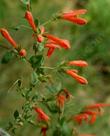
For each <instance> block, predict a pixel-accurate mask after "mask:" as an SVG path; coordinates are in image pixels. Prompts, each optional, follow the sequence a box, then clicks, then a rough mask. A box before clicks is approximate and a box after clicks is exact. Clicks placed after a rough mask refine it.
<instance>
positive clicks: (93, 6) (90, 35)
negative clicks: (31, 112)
mask: <svg viewBox="0 0 110 136" xmlns="http://www.w3.org/2000/svg"><path fill="white" fill-rule="evenodd" d="M79 8H86V9H88V14H87V15H86V18H87V19H88V20H89V23H88V24H87V25H86V26H83V27H82V26H76V25H73V24H72V23H69V22H65V21H57V22H55V23H53V24H51V25H49V26H47V30H48V31H49V32H50V33H52V34H55V35H58V36H59V37H61V38H64V39H68V40H70V42H71V46H72V48H71V50H70V51H68V52H67V51H65V50H62V51H56V53H54V55H53V56H52V58H51V59H49V60H47V64H48V65H55V64H54V63H53V62H55V61H56V62H58V61H59V62H60V60H63V59H69V60H72V59H85V60H86V61H88V63H89V67H88V68H86V69H84V70H83V71H81V73H82V75H84V76H85V77H87V79H88V81H89V84H88V85H87V86H81V85H78V84H76V82H75V81H74V80H72V79H71V78H70V77H67V76H65V81H63V82H64V84H65V87H67V88H68V90H70V91H71V92H72V93H73V94H74V96H75V102H74V110H75V109H76V111H78V109H79V108H80V107H81V106H83V105H86V104H89V103H94V102H105V103H110V0H104V1H103V0H32V12H33V15H34V17H35V18H37V19H40V23H43V22H44V21H47V20H48V19H49V18H50V17H51V15H52V14H54V13H56V12H57V11H59V10H60V11H61V10H63V11H66V10H69V9H79ZM25 9H26V8H25V6H23V5H22V4H21V3H20V1H19V0H16V1H15V0H11V1H7V0H0V27H6V28H8V30H10V31H11V34H12V36H13V37H14V39H16V41H18V43H19V44H21V45H22V47H25V48H26V49H27V50H28V51H29V50H32V49H31V46H32V43H33V40H32V39H31V38H30V35H31V34H32V32H30V31H28V30H27V29H25V28H23V29H20V30H19V31H14V30H11V27H14V26H18V25H19V24H22V23H25V22H23V17H24V13H25ZM27 39H29V40H27ZM1 44H4V45H5V46H6V47H10V48H11V46H10V45H9V44H8V43H7V42H6V41H5V40H4V39H3V38H2V36H0V60H1V58H2V56H3V55H4V54H5V52H6V51H7V49H5V48H3V47H2V46H1ZM29 52H30V51H29ZM59 52H60V53H59ZM28 55H30V54H29V53H28ZM30 72H31V69H30V68H28V67H27V65H26V63H25V62H22V61H18V59H14V60H11V61H10V62H9V63H8V64H0V127H2V128H5V127H6V126H7V124H8V122H9V120H12V113H13V112H14V111H15V110H16V109H19V108H20V107H19V105H20V104H22V100H21V97H20V96H19V94H18V93H16V91H15V88H14V87H12V84H13V82H15V81H16V80H17V79H18V78H20V77H22V76H23V80H24V84H25V83H26V81H28V80H29V78H30V77H27V74H29V75H30ZM61 80H62V79H61ZM10 87H11V89H9V88H10ZM8 90H9V92H8ZM69 106H71V104H70V105H68V106H67V107H69ZM71 112H73V111H70V113H68V114H71ZM109 115H110V110H109V108H108V109H106V110H105V113H104V116H102V117H100V118H98V119H97V121H96V123H95V124H94V125H92V126H89V125H83V126H82V127H80V128H79V129H80V130H81V132H82V133H95V134H97V136H108V135H109V134H110V116H109ZM21 131H22V133H21ZM34 134H35V135H36V128H33V127H31V126H30V125H29V126H28V125H27V124H26V125H25V127H23V128H21V129H19V131H18V132H17V135H18V136H19V135H20V136H24V135H30V136H33V135H34Z"/></svg>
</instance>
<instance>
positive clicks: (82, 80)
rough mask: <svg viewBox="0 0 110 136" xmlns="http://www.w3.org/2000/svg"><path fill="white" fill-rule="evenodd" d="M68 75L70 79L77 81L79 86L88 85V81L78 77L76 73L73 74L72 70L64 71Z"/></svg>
mask: <svg viewBox="0 0 110 136" xmlns="http://www.w3.org/2000/svg"><path fill="white" fill-rule="evenodd" d="M65 72H66V73H67V74H68V75H70V76H71V77H73V78H74V79H75V80H77V81H78V82H79V83H80V84H88V81H87V80H86V79H85V78H84V77H82V76H79V75H78V74H77V73H75V72H74V71H73V70H66V71H65Z"/></svg>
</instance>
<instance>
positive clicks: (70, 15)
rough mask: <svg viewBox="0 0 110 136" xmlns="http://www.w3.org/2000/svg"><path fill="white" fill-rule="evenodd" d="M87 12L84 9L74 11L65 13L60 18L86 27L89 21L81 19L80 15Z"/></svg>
mask: <svg viewBox="0 0 110 136" xmlns="http://www.w3.org/2000/svg"><path fill="white" fill-rule="evenodd" d="M86 12H87V10H85V9H82V10H73V11H70V12H66V13H63V14H62V15H61V16H60V18H61V19H64V20H67V21H70V22H72V23H75V24H78V25H85V24H87V20H86V19H83V18H80V17H79V15H81V14H85V13H86Z"/></svg>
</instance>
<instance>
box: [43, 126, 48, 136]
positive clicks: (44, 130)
mask: <svg viewBox="0 0 110 136" xmlns="http://www.w3.org/2000/svg"><path fill="white" fill-rule="evenodd" d="M47 130H48V128H47V127H46V126H43V127H42V128H41V134H42V136H47V135H46V133H47Z"/></svg>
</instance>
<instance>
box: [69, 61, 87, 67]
mask: <svg viewBox="0 0 110 136" xmlns="http://www.w3.org/2000/svg"><path fill="white" fill-rule="evenodd" d="M68 65H69V66H79V67H86V66H88V63H87V62H86V61H84V60H74V61H69V62H68Z"/></svg>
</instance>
